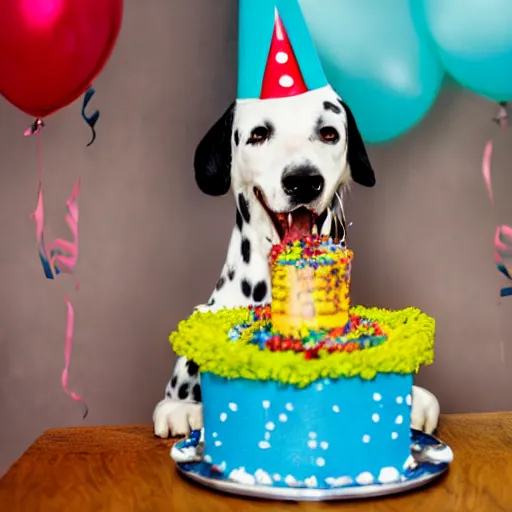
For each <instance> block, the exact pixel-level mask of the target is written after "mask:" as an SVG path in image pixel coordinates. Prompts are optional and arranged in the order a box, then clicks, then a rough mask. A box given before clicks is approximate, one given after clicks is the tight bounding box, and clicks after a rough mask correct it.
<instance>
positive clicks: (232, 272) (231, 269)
mask: <svg viewBox="0 0 512 512" xmlns="http://www.w3.org/2000/svg"><path fill="white" fill-rule="evenodd" d="M234 277H235V269H234V268H230V269H229V270H228V279H229V280H230V281H233V278H234Z"/></svg>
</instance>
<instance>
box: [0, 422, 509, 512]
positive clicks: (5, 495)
mask: <svg viewBox="0 0 512 512" xmlns="http://www.w3.org/2000/svg"><path fill="white" fill-rule="evenodd" d="M439 437H440V438H442V439H443V440H444V441H446V442H447V443H448V444H449V445H450V446H451V447H452V448H453V450H454V452H455V461H454V462H453V464H452V466H451V468H450V470H449V473H448V475H447V476H446V477H444V478H442V479H441V480H439V481H437V482H436V483H435V484H433V485H431V486H430V487H427V488H423V489H422V490H419V491H415V492H411V493H409V494H406V495H397V496H392V497H388V498H379V499H374V500H366V501H351V502H343V501H341V502H329V503H279V502H268V501H258V500H249V499H243V498H236V497H233V496H228V495H222V494H218V493H216V492H214V491H210V490H207V489H203V488H201V487H198V486H196V485H194V484H192V483H189V482H188V481H187V480H184V479H183V478H181V477H180V476H179V475H178V474H177V472H176V469H175V467H174V466H173V463H172V462H171V460H170V458H169V449H170V447H171V445H172V443H173V442H174V441H172V440H168V441H166V440H161V439H156V438H155V437H154V436H153V433H152V430H151V427H149V426H133V427H93V428H70V429H59V430H49V431H47V432H45V433H44V434H43V435H42V436H41V437H40V438H39V439H37V440H36V441H35V443H34V444H33V445H32V446H31V447H30V448H29V449H28V450H27V451H26V452H25V454H24V455H23V456H22V457H21V458H20V459H19V460H18V461H17V462H16V463H15V464H14V465H13V466H12V467H11V469H10V470H9V471H8V472H7V473H6V474H5V475H4V477H3V478H2V479H1V480H0V510H1V511H5V512H21V511H30V512H38V511H41V512H75V511H76V512H101V511H108V512H132V511H133V512H146V511H148V512H160V511H170V512H181V511H189V512H202V511H205V512H224V511H226V512H235V511H236V512H256V511H258V512H259V511H265V512H274V511H275V512H287V511H292V510H293V511H301V512H309V511H311V512H314V511H325V510H340V511H343V512H352V511H361V510H364V511H375V512H408V511H414V512H421V511H428V512H445V511H446V512H458V511H460V512H472V511H475V512H500V511H504V512H505V511H506V512H510V511H512V412H510V413H489V414H468V415H466V414H464V415H448V416H443V417H442V419H441V426H440V429H439Z"/></svg>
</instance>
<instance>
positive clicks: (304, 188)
mask: <svg viewBox="0 0 512 512" xmlns="http://www.w3.org/2000/svg"><path fill="white" fill-rule="evenodd" d="M281 183H282V185H283V190H284V192H285V194H286V195H287V196H289V197H290V198H291V199H292V200H293V202H295V203H301V204H306V203H310V202H311V201H313V200H314V199H316V198H317V197H318V196H319V195H320V194H321V193H322V190H323V189H324V178H323V176H322V175H321V174H320V172H319V171H318V169H317V168H316V167H312V166H309V165H308V166H301V167H294V168H292V169H289V170H287V171H285V172H284V174H283V178H282V180H281Z"/></svg>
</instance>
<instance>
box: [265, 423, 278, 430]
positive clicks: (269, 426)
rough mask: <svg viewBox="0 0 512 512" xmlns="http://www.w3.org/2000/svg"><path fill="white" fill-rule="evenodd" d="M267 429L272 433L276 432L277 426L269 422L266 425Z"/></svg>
mask: <svg viewBox="0 0 512 512" xmlns="http://www.w3.org/2000/svg"><path fill="white" fill-rule="evenodd" d="M265 428H266V429H267V430H270V431H272V430H274V429H275V428H276V426H275V425H274V423H273V422H271V421H269V422H268V423H267V424H266V425H265Z"/></svg>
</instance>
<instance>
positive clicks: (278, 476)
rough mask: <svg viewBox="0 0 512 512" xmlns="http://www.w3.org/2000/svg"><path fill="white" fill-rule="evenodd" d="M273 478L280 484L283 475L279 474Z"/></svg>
mask: <svg viewBox="0 0 512 512" xmlns="http://www.w3.org/2000/svg"><path fill="white" fill-rule="evenodd" d="M272 478H273V479H274V480H275V481H276V482H280V481H281V475H280V474H279V473H276V474H275V475H272Z"/></svg>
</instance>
